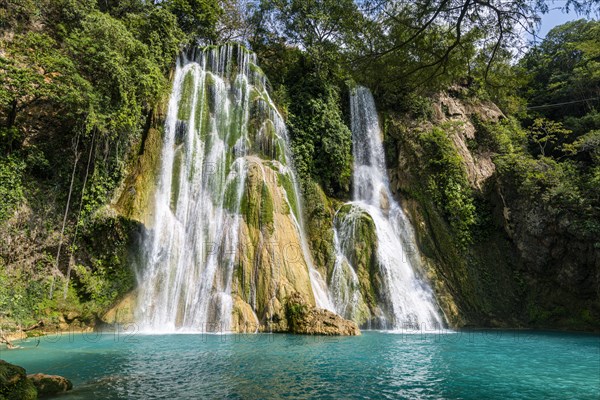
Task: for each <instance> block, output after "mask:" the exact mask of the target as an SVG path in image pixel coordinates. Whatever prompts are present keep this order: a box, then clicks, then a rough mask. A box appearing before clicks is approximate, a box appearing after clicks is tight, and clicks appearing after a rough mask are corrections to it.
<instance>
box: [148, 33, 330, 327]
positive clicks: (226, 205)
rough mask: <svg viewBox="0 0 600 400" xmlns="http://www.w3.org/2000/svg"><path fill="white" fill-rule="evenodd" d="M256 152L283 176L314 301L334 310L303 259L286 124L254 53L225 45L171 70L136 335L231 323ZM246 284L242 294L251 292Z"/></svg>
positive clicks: (316, 275) (194, 55) (191, 55)
mask: <svg viewBox="0 0 600 400" xmlns="http://www.w3.org/2000/svg"><path fill="white" fill-rule="evenodd" d="M261 157H262V159H267V160H268V163H269V166H270V167H271V168H272V169H274V170H276V173H277V174H278V176H280V177H281V179H284V180H286V181H287V182H290V185H288V187H287V188H286V189H285V191H284V192H285V201H286V202H287V204H289V205H290V207H289V208H290V209H292V212H290V214H291V218H292V219H293V224H294V225H295V227H296V230H297V234H298V236H299V237H300V239H301V240H300V243H301V253H302V256H303V257H304V261H305V264H303V265H306V266H308V269H309V271H308V273H309V276H310V283H311V285H312V290H313V292H314V298H315V301H316V305H317V306H318V307H322V308H328V309H332V308H333V306H332V305H331V303H330V302H329V298H328V294H327V290H326V286H325V283H324V282H323V280H322V279H321V277H320V275H319V273H318V272H317V271H316V270H315V269H314V268H313V267H312V264H311V261H310V260H311V258H310V254H309V253H308V248H307V245H306V240H305V238H304V229H303V227H302V220H301V215H302V212H301V209H299V208H300V206H301V202H300V199H299V198H298V189H297V184H296V180H295V177H294V173H293V169H292V168H291V167H290V154H289V146H288V143H287V133H286V129H285V124H284V122H283V120H282V118H281V117H280V115H279V114H278V113H277V111H276V108H275V107H274V105H273V103H272V102H271V100H270V98H269V95H268V93H267V90H266V81H265V77H264V74H263V73H262V72H261V71H260V70H259V68H258V67H257V66H256V60H255V55H254V54H252V53H250V52H249V51H247V50H246V49H245V48H243V47H241V46H238V45H223V46H219V47H210V48H207V49H194V50H192V51H190V52H189V54H187V55H182V56H181V57H180V60H178V63H177V67H176V70H175V76H174V80H173V90H172V93H171V97H170V100H169V108H168V113H167V117H166V122H165V131H164V139H163V145H162V154H161V165H160V170H159V176H158V180H157V189H156V194H155V201H154V204H153V210H152V213H151V215H152V216H153V219H154V221H153V223H152V226H151V227H150V230H149V231H148V232H147V234H146V235H145V236H144V238H143V258H144V265H143V266H142V267H141V268H140V270H139V272H138V284H139V288H140V293H139V300H138V302H139V306H138V310H137V319H138V322H139V323H140V327H141V330H142V331H150V332H174V331H200V330H207V329H208V330H229V329H230V328H231V318H232V317H231V315H232V308H233V299H232V280H233V275H234V272H235V271H236V267H237V263H238V262H239V258H240V252H241V251H244V246H245V244H244V239H245V238H243V237H240V236H241V235H240V229H241V225H242V224H244V223H245V222H244V215H243V212H242V211H243V210H242V209H243V208H244V201H243V200H244V199H243V197H244V190H245V187H246V185H247V184H248V179H249V178H248V170H249V164H251V163H253V162H254V163H256V161H253V160H258V163H259V164H260V168H263V164H262V160H261V159H260V158H261ZM263 169H264V168H263ZM264 176H266V175H265V173H263V175H262V179H265V178H264ZM262 184H263V185H265V183H264V182H263V183H262ZM292 204H293V205H294V207H292ZM251 285H252V287H251V288H250V290H249V292H251V293H252V294H251V295H249V296H250V297H251V296H252V295H253V294H254V293H255V292H256V288H255V287H254V283H251ZM248 302H249V303H252V302H253V301H252V300H248ZM253 312H256V311H255V310H253ZM255 318H256V317H255Z"/></svg>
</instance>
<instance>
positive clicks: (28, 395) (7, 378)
mask: <svg viewBox="0 0 600 400" xmlns="http://www.w3.org/2000/svg"><path fill="white" fill-rule="evenodd" d="M37 396H38V393H37V391H36V388H35V386H34V385H33V383H32V382H31V381H30V380H29V379H27V374H26V372H25V369H24V368H22V367H18V366H16V365H13V364H9V363H7V362H6V361H4V360H0V399H3V400H4V399H6V400H34V399H37Z"/></svg>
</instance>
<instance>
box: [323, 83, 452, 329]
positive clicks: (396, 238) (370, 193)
mask: <svg viewBox="0 0 600 400" xmlns="http://www.w3.org/2000/svg"><path fill="white" fill-rule="evenodd" d="M350 106H351V125H352V126H351V128H352V141H353V155H354V175H353V184H354V186H353V188H354V192H353V201H352V202H350V203H347V204H346V205H345V206H344V207H343V208H342V209H341V210H343V212H341V211H338V213H337V214H336V220H335V224H334V242H335V243H334V245H335V248H336V262H335V266H334V269H333V272H332V274H331V280H330V285H329V286H330V292H331V297H332V299H333V302H334V305H335V309H336V312H337V313H339V314H340V315H342V316H344V317H345V318H349V319H354V320H359V322H361V323H362V324H363V325H367V326H370V327H376V328H384V329H401V328H410V329H415V328H420V327H423V324H425V326H426V327H427V329H434V328H438V327H442V326H443V319H442V318H441V316H440V314H439V312H438V307H437V306H436V303H435V300H434V298H433V294H432V291H431V289H430V288H429V286H428V285H427V283H426V282H425V281H424V280H423V279H421V278H420V277H419V276H417V275H416V273H415V269H416V268H415V267H416V266H418V262H419V258H418V254H416V252H415V249H416V245H415V239H414V233H413V231H412V227H411V225H410V222H409V221H408V219H407V218H406V216H405V215H404V212H403V211H402V209H401V207H400V206H399V205H398V203H397V202H396V201H394V199H393V196H392V194H391V191H390V187H389V182H388V178H387V175H386V170H385V157H384V151H383V145H382V139H381V131H380V129H379V122H378V118H377V111H376V109H375V102H374V100H373V96H372V95H371V92H370V91H369V90H368V89H366V88H364V87H358V88H356V89H355V91H353V93H352V94H351V97H350ZM365 221H366V222H367V223H372V225H374V234H375V236H376V238H374V239H375V242H376V243H375V245H376V250H375V252H376V254H375V258H376V261H375V263H376V265H377V267H378V269H379V271H378V272H377V273H378V276H379V278H378V280H380V283H379V286H380V287H379V288H378V289H379V290H378V295H377V296H376V297H377V299H376V301H377V303H378V304H377V307H375V308H376V309H375V310H374V312H373V310H368V307H366V306H364V304H365V299H364V298H363V297H364V296H363V295H362V293H361V286H360V284H359V277H358V276H357V273H356V271H355V269H354V266H353V265H352V260H353V259H356V258H357V257H356V254H352V251H353V250H352V249H353V246H356V243H359V242H361V241H365V238H364V237H362V238H361V237H360V235H359V232H358V231H359V229H360V226H361V224H362V223H365ZM371 221H372V222H371ZM363 235H364V232H363ZM361 251H364V249H363V250H361ZM365 309H367V310H366V311H365ZM365 313H366V314H368V315H367V316H364V314H365ZM374 314H375V315H374ZM361 315H362V317H361ZM361 319H362V321H361Z"/></svg>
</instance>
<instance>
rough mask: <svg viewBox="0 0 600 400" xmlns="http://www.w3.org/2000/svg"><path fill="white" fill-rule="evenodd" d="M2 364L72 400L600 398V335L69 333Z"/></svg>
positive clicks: (5, 354) (27, 345) (26, 346)
mask: <svg viewBox="0 0 600 400" xmlns="http://www.w3.org/2000/svg"><path fill="white" fill-rule="evenodd" d="M21 346H23V349H19V350H11V351H6V350H2V352H1V353H0V358H2V359H5V360H7V361H9V362H12V363H15V364H18V365H21V366H23V367H25V368H26V369H27V371H28V373H35V372H45V373H50V374H59V375H63V376H66V377H68V378H70V379H71V380H72V381H73V383H74V385H75V389H74V390H73V392H71V393H69V394H67V395H64V396H61V398H65V399H163V398H164V399H197V398H233V399H247V398H309V397H310V398H313V397H320V398H390V399H396V398H407V399H484V398H485V399H551V398H554V399H565V398H573V399H598V398H600V336H597V335H587V334H566V333H550V332H535V333H533V332H523V331H477V332H459V333H442V334H401V333H384V332H364V333H363V335H362V336H359V337H343V338H326V337H310V336H292V335H279V334H273V335H270V334H258V335H162V336H153V335H131V334H124V333H121V334H112V333H110V334H109V333H105V334H101V335H97V334H63V335H60V336H49V337H43V338H40V339H39V340H38V339H29V340H28V341H25V342H23V343H21Z"/></svg>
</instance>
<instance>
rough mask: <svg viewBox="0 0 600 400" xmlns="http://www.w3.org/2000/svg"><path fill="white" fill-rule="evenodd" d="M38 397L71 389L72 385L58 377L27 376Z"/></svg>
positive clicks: (65, 379)
mask: <svg viewBox="0 0 600 400" xmlns="http://www.w3.org/2000/svg"><path fill="white" fill-rule="evenodd" d="M27 378H29V380H30V381H31V383H32V384H33V386H35V388H36V389H37V393H38V395H39V396H52V395H55V394H59V393H64V392H66V391H69V390H71V389H73V384H72V383H71V381H70V380H68V379H67V378H64V377H62V376H58V375H46V374H33V375H27Z"/></svg>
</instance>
